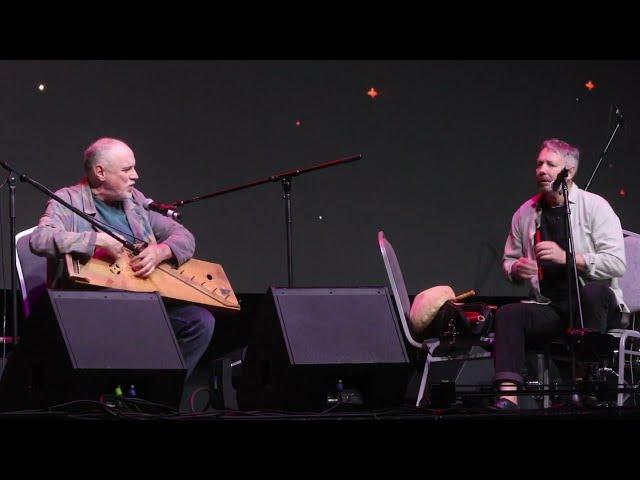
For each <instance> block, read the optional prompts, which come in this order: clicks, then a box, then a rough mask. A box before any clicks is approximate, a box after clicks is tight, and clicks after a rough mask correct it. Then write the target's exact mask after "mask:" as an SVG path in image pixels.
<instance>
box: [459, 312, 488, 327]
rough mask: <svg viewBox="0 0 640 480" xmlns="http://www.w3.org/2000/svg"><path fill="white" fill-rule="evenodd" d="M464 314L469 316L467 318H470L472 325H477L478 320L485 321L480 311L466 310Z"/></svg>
mask: <svg viewBox="0 0 640 480" xmlns="http://www.w3.org/2000/svg"><path fill="white" fill-rule="evenodd" d="M464 316H465V317H467V320H469V323H470V324H472V325H476V324H477V323H478V322H483V321H484V315H482V314H481V313H480V312H472V311H465V312H464Z"/></svg>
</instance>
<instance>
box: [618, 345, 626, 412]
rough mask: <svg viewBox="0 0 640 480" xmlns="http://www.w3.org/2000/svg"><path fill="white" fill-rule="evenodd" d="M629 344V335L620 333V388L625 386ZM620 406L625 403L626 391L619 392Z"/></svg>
mask: <svg viewBox="0 0 640 480" xmlns="http://www.w3.org/2000/svg"><path fill="white" fill-rule="evenodd" d="M626 344H627V336H626V335H625V334H624V333H623V334H622V335H620V345H619V346H618V388H624V354H625V348H626ZM616 403H617V404H618V406H619V407H621V406H622V405H623V404H624V393H622V392H618V401H617V402H616Z"/></svg>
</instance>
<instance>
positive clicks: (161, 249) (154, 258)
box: [129, 243, 173, 278]
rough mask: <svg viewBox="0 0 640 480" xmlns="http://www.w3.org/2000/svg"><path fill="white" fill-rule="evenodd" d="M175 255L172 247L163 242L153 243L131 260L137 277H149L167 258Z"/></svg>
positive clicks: (130, 263)
mask: <svg viewBox="0 0 640 480" xmlns="http://www.w3.org/2000/svg"><path fill="white" fill-rule="evenodd" d="M172 256H173V253H172V252H171V249H170V248H169V247H168V246H167V245H165V244H163V243H161V244H156V243H152V244H150V245H149V246H148V247H147V248H145V249H144V250H143V251H142V252H140V253H139V254H138V255H136V256H135V257H133V258H132V259H131V261H130V262H129V265H131V269H132V270H133V271H134V275H135V276H136V277H141V278H147V277H148V276H149V275H151V273H152V272H153V271H154V270H155V269H156V267H157V266H158V265H160V264H161V263H162V262H164V261H165V260H169V259H170V258H171V257H172Z"/></svg>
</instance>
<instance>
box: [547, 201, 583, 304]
mask: <svg viewBox="0 0 640 480" xmlns="http://www.w3.org/2000/svg"><path fill="white" fill-rule="evenodd" d="M566 211H567V210H566V208H565V206H564V205H561V206H559V207H549V206H548V205H544V204H543V206H542V215H541V218H540V236H541V240H542V241H552V242H556V243H557V244H558V245H559V246H560V248H562V249H563V250H564V251H565V252H566V251H568V250H569V240H568V237H567V226H566V218H567V215H566ZM538 266H539V268H540V269H541V270H542V279H541V280H540V292H541V293H542V294H543V295H544V296H545V297H547V298H548V299H549V300H552V301H560V300H566V299H567V297H568V295H569V292H568V289H567V266H566V265H558V264H557V263H553V262H550V261H548V260H545V261H541V262H539V264H538ZM571 277H572V278H571V284H572V287H573V288H572V291H573V293H575V292H576V288H575V281H574V280H573V275H572V276H571Z"/></svg>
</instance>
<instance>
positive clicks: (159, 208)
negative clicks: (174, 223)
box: [142, 198, 182, 220]
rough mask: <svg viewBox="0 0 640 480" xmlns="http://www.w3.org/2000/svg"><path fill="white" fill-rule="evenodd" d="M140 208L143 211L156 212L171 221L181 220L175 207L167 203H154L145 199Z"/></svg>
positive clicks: (180, 215) (149, 199) (150, 199)
mask: <svg viewBox="0 0 640 480" xmlns="http://www.w3.org/2000/svg"><path fill="white" fill-rule="evenodd" d="M142 206H143V207H144V209H145V210H151V211H153V212H157V213H159V214H161V215H164V216H165V217H169V218H171V219H173V220H180V219H181V218H182V214H181V213H180V212H178V211H177V210H176V209H175V208H176V207H175V206H174V205H171V204H169V203H156V202H154V201H153V199H152V198H147V199H146V200H145V201H144V202H143V204H142Z"/></svg>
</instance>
